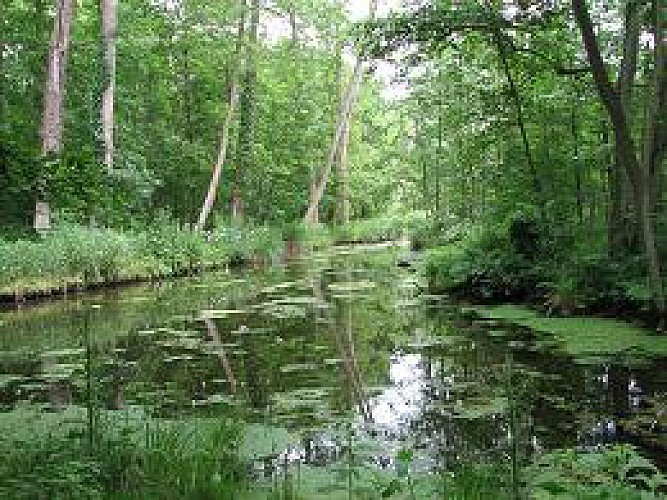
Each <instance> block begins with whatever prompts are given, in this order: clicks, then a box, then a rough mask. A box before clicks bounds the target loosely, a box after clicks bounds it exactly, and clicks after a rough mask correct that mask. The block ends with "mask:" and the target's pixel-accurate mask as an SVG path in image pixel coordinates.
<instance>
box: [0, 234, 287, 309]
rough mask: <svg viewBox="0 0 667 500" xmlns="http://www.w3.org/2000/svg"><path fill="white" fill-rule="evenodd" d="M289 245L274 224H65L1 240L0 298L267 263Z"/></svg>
mask: <svg viewBox="0 0 667 500" xmlns="http://www.w3.org/2000/svg"><path fill="white" fill-rule="evenodd" d="M283 251H284V243H283V238H282V234H281V232H280V231H279V230H276V229H273V228H266V227H261V228H253V227H247V228H246V227H244V228H235V227H227V228H220V229H216V230H215V231H213V232H209V233H206V234H202V233H196V232H193V231H190V230H189V229H187V228H182V227H179V226H177V225H162V226H156V227H153V228H149V229H146V230H143V231H122V230H117V229H109V228H88V227H81V226H63V227H60V228H58V229H55V230H54V231H53V232H51V233H49V234H47V235H45V236H44V237H43V238H41V239H34V240H18V241H14V242H0V303H5V304H12V303H21V302H24V301H26V300H39V299H43V298H47V297H55V296H63V295H67V294H69V293H79V292H83V291H88V290H99V289H103V288H109V287H115V286H123V285H128V284H134V283H140V282H150V281H155V280H162V279H168V278H175V277H182V276H187V275H191V274H195V273H200V272H203V271H209V270H216V269H221V268H224V267H225V266H230V265H235V264H241V263H250V262H252V263H261V262H264V261H271V260H276V259H278V258H279V256H280V255H281V253H282V252H283Z"/></svg>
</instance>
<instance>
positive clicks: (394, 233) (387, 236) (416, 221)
mask: <svg viewBox="0 0 667 500" xmlns="http://www.w3.org/2000/svg"><path fill="white" fill-rule="evenodd" d="M424 222H425V219H424V216H423V214H420V213H418V212H415V213H410V214H407V215H387V216H385V217H379V218H374V219H359V220H355V221H352V222H350V223H348V224H346V225H344V226H337V227H334V228H333V230H332V232H333V239H334V241H335V242H336V243H379V242H383V241H392V240H400V239H402V238H405V237H408V236H410V235H411V234H412V233H413V232H414V231H415V230H416V228H417V227H419V225H420V224H423V223H424Z"/></svg>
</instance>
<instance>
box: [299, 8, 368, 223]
mask: <svg viewBox="0 0 667 500" xmlns="http://www.w3.org/2000/svg"><path fill="white" fill-rule="evenodd" d="M377 4H378V2H377V0H370V18H371V19H375V13H376V12H377ZM363 63H364V60H363V58H362V57H357V61H356V63H355V65H354V71H353V73H352V79H351V80H350V83H349V84H348V86H347V90H346V92H345V94H344V96H343V101H342V103H341V108H340V116H339V118H338V122H337V124H336V128H335V131H334V136H333V140H332V141H331V147H330V148H329V156H328V158H327V163H326V165H325V166H324V168H323V169H322V174H321V176H320V178H319V180H317V181H316V184H314V185H311V189H310V196H309V201H308V210H307V212H306V216H305V217H304V221H305V222H306V224H317V222H318V211H319V208H320V201H321V200H322V196H324V191H325V190H326V188H327V183H328V181H329V175H331V168H332V166H333V164H334V161H335V160H336V155H337V154H338V151H339V149H340V146H341V143H342V141H343V137H344V136H345V131H346V129H347V127H348V126H349V125H348V122H349V120H350V115H351V113H352V108H353V104H354V101H355V99H356V96H357V93H358V92H359V87H360V85H361V80H362V79H363V76H364V72H363Z"/></svg>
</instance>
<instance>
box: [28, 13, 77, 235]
mask: <svg viewBox="0 0 667 500" xmlns="http://www.w3.org/2000/svg"><path fill="white" fill-rule="evenodd" d="M73 19H74V2H73V0H58V3H57V5H56V17H55V20H54V22H53V33H52V35H51V42H50V44H49V54H48V60H47V63H46V85H45V89H44V103H43V106H44V107H43V114H42V127H41V139H42V156H43V159H44V160H45V161H47V162H48V161H53V160H56V159H57V158H58V156H60V154H61V153H62V147H63V144H62V136H63V126H64V121H65V116H64V115H65V113H64V100H65V89H66V78H67V55H68V52H69V43H70V36H71V30H72V22H73ZM46 191H47V186H46V179H45V176H44V175H42V176H41V179H40V180H39V186H38V193H37V203H36V205H35V219H34V227H35V229H36V230H38V231H41V230H48V229H50V227H51V210H50V206H49V204H48V202H47V201H46Z"/></svg>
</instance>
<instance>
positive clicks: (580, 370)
mask: <svg viewBox="0 0 667 500" xmlns="http://www.w3.org/2000/svg"><path fill="white" fill-rule="evenodd" d="M405 252H406V250H405V249H404V248H390V247H385V246H382V247H380V246H378V247H365V248H352V247H341V248H336V249H334V250H331V251H327V252H322V253H318V254H316V255H314V256H309V257H308V258H307V259H304V260H302V261H295V262H293V263H290V264H289V265H286V266H282V267H274V268H269V269H263V270H243V271H227V272H220V273H215V274H206V275H203V276H197V277H192V278H186V279H183V280H178V281H171V282H165V283H158V284H152V285H142V286H135V287H131V288H125V289H121V290H116V291H107V292H105V293H103V294H99V295H85V296H80V297H74V298H69V299H66V300H56V301H53V302H50V303H46V304H42V305H39V306H35V307H25V308H23V309H20V310H16V311H7V312H4V313H1V314H0V407H1V409H2V411H3V412H5V413H7V412H11V411H13V410H15V409H16V408H17V407H25V406H26V405H28V406H34V407H37V408H39V409H41V411H44V412H58V411H62V410H63V409H64V408H67V407H70V406H72V405H74V406H86V405H87V404H90V398H89V397H88V395H89V394H90V391H91V389H90V387H93V390H94V394H95V403H96V404H98V405H101V406H103V407H104V408H105V410H110V411H118V412H123V411H127V409H128V408H142V409H143V410H144V411H146V412H148V413H150V414H151V415H152V416H154V417H156V418H163V419H184V418H190V417H193V416H206V417H216V416H229V415H233V416H235V417H236V418H240V419H242V421H243V422H245V424H246V425H245V426H246V431H247V436H246V440H245V445H244V447H243V448H244V449H243V453H244V456H245V457H246V459H247V462H248V470H249V476H250V477H251V478H252V480H253V481H254V482H256V483H257V485H258V487H261V486H262V485H264V486H266V487H268V485H269V484H271V482H272V481H274V480H275V477H274V476H275V475H276V474H283V475H284V474H288V473H290V472H289V471H296V470H297V469H300V470H304V471H305V470H310V471H315V472H312V473H313V474H316V476H315V477H316V478H319V479H314V480H313V482H314V483H317V484H318V485H319V487H324V486H322V485H323V484H325V483H326V485H325V486H326V487H327V488H330V489H331V491H334V490H335V489H336V488H340V489H341V490H344V488H345V482H346V481H347V479H345V478H340V477H338V475H337V471H339V469H340V467H341V465H344V464H345V463H346V461H347V460H348V458H347V457H348V456H349V454H347V453H346V450H349V449H354V460H355V464H356V466H358V467H359V468H360V469H364V470H367V471H370V472H369V474H376V473H378V471H390V472H392V473H394V472H396V471H399V472H400V469H401V467H403V465H402V463H403V461H404V460H403V459H402V458H401V457H403V458H405V457H406V454H407V456H408V457H409V462H410V470H411V471H412V472H413V473H424V474H429V473H432V472H434V471H437V470H450V469H453V468H455V467H457V466H461V465H464V464H467V463H496V462H500V463H502V462H508V461H522V462H525V461H527V460H530V459H531V458H532V457H534V456H535V455H536V454H539V453H542V452H544V451H548V450H552V449H555V448H565V447H572V448H595V447H598V446H600V445H602V444H605V443H610V442H617V441H620V442H630V443H632V444H634V445H637V446H638V447H639V449H641V450H643V451H644V452H645V453H646V454H647V455H649V456H651V458H653V459H654V460H657V461H658V463H659V465H660V466H661V468H663V469H664V468H665V463H664V460H665V456H667V454H666V453H665V451H666V448H665V443H666V439H665V434H664V432H665V429H660V428H656V427H655V425H651V422H648V423H647V422H645V421H644V420H645V419H644V420H642V419H643V418H644V417H645V416H646V415H648V414H647V413H646V411H647V409H650V408H651V405H652V404H653V403H652V402H653V400H654V398H655V397H658V396H659V395H664V394H665V393H667V370H665V367H666V365H667V362H666V360H665V359H641V360H636V361H633V362H628V361H627V360H625V361H621V360H613V359H612V360H598V361H591V360H590V359H586V360H579V359H576V358H573V357H572V356H568V355H565V354H562V353H560V352H559V351H558V349H557V348H556V346H554V344H553V342H550V341H549V339H548V338H545V337H544V336H543V335H536V334H535V332H531V331H530V330H527V329H525V328H520V327H515V326H511V325H508V324H504V323H502V322H499V321H494V320H485V319H481V318H480V317H478V316H476V315H475V314H474V310H473V308H471V307H464V306H462V305H460V304H457V303H455V302H453V301H451V300H449V299H448V298H446V297H441V296H434V295H429V294H427V293H426V292H425V291H424V284H423V283H421V282H420V279H419V277H418V275H417V274H416V273H415V272H414V271H413V270H410V269H403V268H399V267H398V266H397V265H396V262H397V259H398V258H399V257H400V255H402V254H404V253H405ZM582 334H585V332H582ZM91 374H92V375H91ZM663 397H664V396H663Z"/></svg>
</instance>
